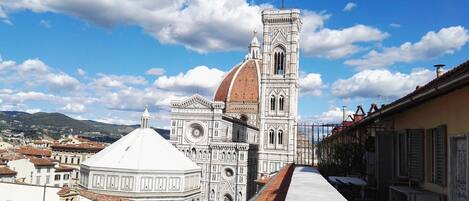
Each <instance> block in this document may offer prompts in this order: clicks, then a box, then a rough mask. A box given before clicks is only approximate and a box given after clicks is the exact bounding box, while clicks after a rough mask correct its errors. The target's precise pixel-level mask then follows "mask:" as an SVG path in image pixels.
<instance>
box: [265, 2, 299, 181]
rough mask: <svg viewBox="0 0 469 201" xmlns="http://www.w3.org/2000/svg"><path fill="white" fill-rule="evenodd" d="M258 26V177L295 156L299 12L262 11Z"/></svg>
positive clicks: (295, 10) (288, 161)
mask: <svg viewBox="0 0 469 201" xmlns="http://www.w3.org/2000/svg"><path fill="white" fill-rule="evenodd" d="M262 23H263V31H264V32H263V44H262V45H263V46H262V50H263V54H262V69H261V93H260V94H261V97H260V99H261V101H260V132H261V133H260V143H259V163H258V172H259V174H261V173H270V172H274V171H277V170H279V169H280V168H281V167H282V166H284V165H285V164H287V163H291V162H293V160H294V159H295V156H296V138H297V129H296V123H297V105H298V74H299V73H298V72H299V64H298V62H299V33H300V29H301V20H300V11H299V10H297V9H281V10H264V11H263V12H262Z"/></svg>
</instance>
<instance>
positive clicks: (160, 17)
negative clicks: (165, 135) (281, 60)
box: [0, 0, 469, 127]
mask: <svg viewBox="0 0 469 201" xmlns="http://www.w3.org/2000/svg"><path fill="white" fill-rule="evenodd" d="M280 4H281V1H248V2H246V1H244V0H217V1H211V0H192V1H184V0H179V1H120V2H119V3H117V2H116V3H109V2H107V1H101V0H93V1H91V0H89V1H88V0H80V1H79V0H71V1H59V0H57V1H54V0H53V1H35V2H34V3H31V2H27V1H23V0H17V1H11V0H2V1H0V21H1V22H0V54H1V60H0V110H22V111H28V112H37V111H44V112H62V113H65V114H68V115H70V116H72V117H75V118H80V119H93V120H100V121H106V122H111V123H135V122H137V121H138V119H139V118H138V117H139V115H140V112H141V110H142V108H143V106H144V105H149V106H150V108H151V110H152V111H153V113H154V114H155V116H156V120H155V121H154V125H155V126H159V127H165V126H167V122H168V118H169V112H168V110H169V106H168V104H169V102H170V100H172V99H178V98H183V97H187V96H189V95H191V94H193V93H196V92H197V93H201V94H203V95H205V96H207V97H209V98H211V96H212V93H213V91H214V90H215V88H216V86H217V85H218V82H219V81H220V80H221V79H222V77H223V74H224V72H226V71H228V70H229V69H230V68H231V67H232V66H233V65H235V64H237V63H239V62H240V61H241V60H242V59H243V58H244V55H245V54H246V47H247V45H248V42H249V41H250V40H251V38H250V36H251V32H252V30H254V29H256V30H260V29H261V22H260V15H259V12H260V11H261V10H262V9H266V8H272V7H278V6H279V5H280ZM285 5H286V7H292V8H298V9H300V10H301V11H302V20H303V30H302V35H301V37H302V38H301V44H300V46H301V58H300V70H301V71H302V72H303V73H302V75H301V79H300V90H301V97H300V101H299V102H300V108H299V113H300V116H301V119H302V121H323V122H330V121H337V120H338V119H340V118H341V117H340V115H341V112H340V109H339V108H340V107H341V106H342V105H346V106H348V108H349V110H354V109H355V107H356V105H358V104H361V105H363V106H364V108H365V109H368V108H369V104H371V103H373V102H376V103H379V104H382V103H387V102H390V101H392V100H395V99H396V98H398V97H400V96H402V95H404V94H406V93H409V92H411V91H412V90H413V89H415V87H416V86H417V85H423V84H425V83H426V82H428V81H429V80H431V79H433V78H434V76H435V73H434V69H433V68H432V66H433V64H435V63H444V64H446V65H447V68H446V69H449V68H451V67H454V66H456V65H458V64H460V63H462V62H464V61H465V60H467V59H468V55H469V54H468V53H469V48H468V47H467V43H468V42H469V32H468V27H469V21H468V20H467V19H469V13H467V12H466V11H465V10H464V8H467V7H469V3H468V2H467V1H464V0H453V1H443V0H441V1H429V0H427V1H397V0H396V1H338V0H335V1H327V0H321V1H304V0H303V1H286V2H285ZM151 69H153V70H152V71H149V70H151ZM207 77H210V79H207Z"/></svg>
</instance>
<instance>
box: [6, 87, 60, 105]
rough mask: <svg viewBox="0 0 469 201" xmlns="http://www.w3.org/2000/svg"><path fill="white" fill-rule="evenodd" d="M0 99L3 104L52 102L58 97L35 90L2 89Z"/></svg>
mask: <svg viewBox="0 0 469 201" xmlns="http://www.w3.org/2000/svg"><path fill="white" fill-rule="evenodd" d="M0 99H2V100H3V101H4V102H5V104H6V103H8V104H19V103H24V102H27V101H47V102H54V101H56V100H57V99H58V97H57V96H55V95H51V94H45V93H42V92H37V91H25V92H23V91H20V92H13V91H12V90H9V91H4V90H3V91H1V92H0Z"/></svg>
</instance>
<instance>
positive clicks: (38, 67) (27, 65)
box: [18, 59, 49, 74]
mask: <svg viewBox="0 0 469 201" xmlns="http://www.w3.org/2000/svg"><path fill="white" fill-rule="evenodd" d="M18 72H19V73H20V74H42V73H49V66H47V65H46V64H45V63H44V62H42V61H41V60H39V59H28V60H26V61H24V62H23V63H21V64H20V65H19V66H18Z"/></svg>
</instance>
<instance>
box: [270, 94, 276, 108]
mask: <svg viewBox="0 0 469 201" xmlns="http://www.w3.org/2000/svg"><path fill="white" fill-rule="evenodd" d="M270 110H272V111H274V110H275V96H274V95H272V96H271V97H270Z"/></svg>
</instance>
